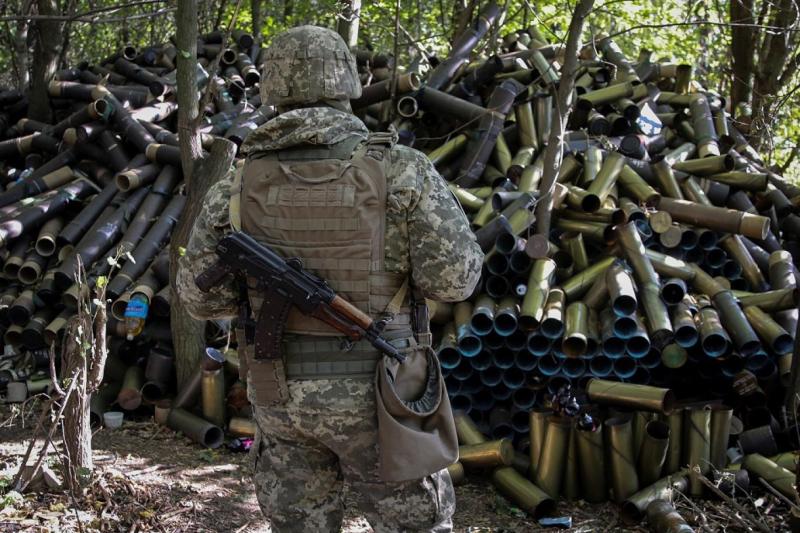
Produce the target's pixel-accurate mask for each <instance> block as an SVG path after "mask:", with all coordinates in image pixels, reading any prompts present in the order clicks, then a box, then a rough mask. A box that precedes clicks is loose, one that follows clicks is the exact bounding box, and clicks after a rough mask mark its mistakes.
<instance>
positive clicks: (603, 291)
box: [583, 276, 608, 310]
mask: <svg viewBox="0 0 800 533" xmlns="http://www.w3.org/2000/svg"><path fill="white" fill-rule="evenodd" d="M583 303H585V304H586V307H588V308H589V309H591V310H597V309H600V308H603V307H604V306H605V305H606V303H608V284H607V283H606V276H598V277H597V279H596V280H594V283H592V286H591V287H589V290H588V291H586V294H585V295H584V296H583Z"/></svg>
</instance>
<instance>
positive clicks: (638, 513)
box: [620, 470, 688, 525]
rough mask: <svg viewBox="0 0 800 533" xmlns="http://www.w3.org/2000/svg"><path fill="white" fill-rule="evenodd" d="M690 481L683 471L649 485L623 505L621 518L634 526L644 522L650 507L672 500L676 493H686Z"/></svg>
mask: <svg viewBox="0 0 800 533" xmlns="http://www.w3.org/2000/svg"><path fill="white" fill-rule="evenodd" d="M687 484H688V480H687V477H686V471H685V470H681V471H680V472H676V473H675V474H673V475H669V476H665V477H662V478H660V479H657V480H656V481H653V482H652V483H648V484H647V485H646V486H645V487H644V488H643V489H641V490H639V491H638V492H636V493H635V494H633V495H631V496H630V498H628V499H627V500H625V501H624V502H623V503H622V510H621V514H620V516H621V518H622V521H623V522H624V523H625V524H628V525H633V524H637V523H639V522H641V521H642V519H643V518H644V516H645V513H646V512H647V508H648V506H649V505H650V504H651V503H652V502H654V501H656V500H672V496H673V493H674V491H678V492H684V491H685V490H686V487H687Z"/></svg>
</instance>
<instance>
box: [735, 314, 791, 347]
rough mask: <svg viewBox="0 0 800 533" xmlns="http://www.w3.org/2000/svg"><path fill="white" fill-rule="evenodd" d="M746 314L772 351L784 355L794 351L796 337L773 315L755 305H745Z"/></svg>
mask: <svg viewBox="0 0 800 533" xmlns="http://www.w3.org/2000/svg"><path fill="white" fill-rule="evenodd" d="M744 314H745V316H746V317H747V320H748V321H749V322H750V325H751V326H753V329H755V330H756V332H758V335H759V336H760V337H761V338H762V339H763V340H764V342H765V343H766V344H767V346H769V348H770V350H771V351H772V352H774V353H776V354H779V355H782V354H786V353H789V352H791V351H792V348H793V346H794V339H793V338H792V336H791V335H790V334H789V333H788V332H787V331H786V330H785V329H783V328H782V327H781V325H780V324H778V323H777V322H776V321H775V320H773V319H772V317H771V316H769V315H768V314H767V313H765V312H764V311H762V310H761V309H760V308H759V307H756V306H753V305H751V306H748V307H745V308H744Z"/></svg>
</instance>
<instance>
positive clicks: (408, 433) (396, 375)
mask: <svg viewBox="0 0 800 533" xmlns="http://www.w3.org/2000/svg"><path fill="white" fill-rule="evenodd" d="M375 391H376V406H377V411H378V450H379V469H378V470H379V473H380V476H381V478H382V479H383V480H384V481H391V482H398V481H408V480H412V479H420V478H422V477H424V476H427V475H430V474H432V473H434V472H438V471H439V470H441V469H443V468H447V467H448V466H449V465H451V464H453V463H454V462H455V461H457V460H458V438H457V437H456V428H455V422H454V421H453V412H452V410H451V409H450V400H449V399H448V397H447V390H446V388H445V385H444V379H443V378H442V372H441V369H440V367H439V361H438V359H437V358H436V354H435V353H434V352H433V350H432V349H431V347H430V346H429V345H416V346H414V347H412V348H411V349H409V351H408V353H407V358H406V361H405V362H404V363H402V364H400V363H398V362H397V361H396V360H394V359H392V358H390V357H382V358H381V360H380V361H379V362H378V367H377V369H376V371H375Z"/></svg>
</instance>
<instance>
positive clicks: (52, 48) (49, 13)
mask: <svg viewBox="0 0 800 533" xmlns="http://www.w3.org/2000/svg"><path fill="white" fill-rule="evenodd" d="M35 4H36V7H37V10H38V12H39V15H42V16H44V17H57V16H58V15H59V11H58V3H57V2H56V0H35ZM62 24H63V23H62V22H61V21H60V20H57V19H55V18H37V19H35V20H34V22H33V33H34V48H33V64H32V67H31V70H32V76H31V94H30V105H29V106H28V117H29V118H32V119H34V120H38V121H41V122H50V121H51V119H52V109H51V108H50V95H49V93H48V91H47V86H48V84H49V83H50V80H51V79H52V78H53V75H54V74H55V72H56V69H57V68H58V55H59V49H60V46H61V28H62Z"/></svg>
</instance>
